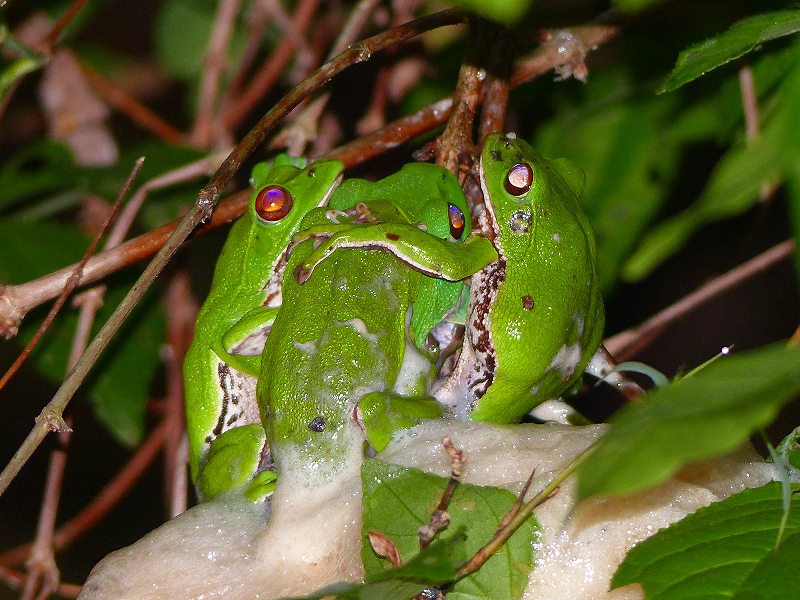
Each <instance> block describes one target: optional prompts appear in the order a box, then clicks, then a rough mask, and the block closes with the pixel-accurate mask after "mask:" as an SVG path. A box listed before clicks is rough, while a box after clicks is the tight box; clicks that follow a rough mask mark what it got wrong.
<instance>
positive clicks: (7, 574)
mask: <svg viewBox="0 0 800 600" xmlns="http://www.w3.org/2000/svg"><path fill="white" fill-rule="evenodd" d="M0 579H2V580H3V582H4V583H5V584H6V585H7V586H8V587H10V588H16V589H19V588H21V587H22V585H23V584H24V582H25V574H24V573H20V572H19V571H15V570H14V569H10V568H8V567H3V566H0ZM81 587H82V586H80V585H75V584H73V583H59V584H58V587H57V588H56V590H55V594H57V595H59V596H61V597H62V598H77V597H78V594H80V593H81Z"/></svg>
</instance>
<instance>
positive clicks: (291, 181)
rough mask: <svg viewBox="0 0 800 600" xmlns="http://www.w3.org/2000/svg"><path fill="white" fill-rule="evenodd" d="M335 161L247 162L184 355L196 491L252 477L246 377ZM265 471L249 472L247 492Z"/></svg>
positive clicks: (252, 427) (259, 435) (205, 492)
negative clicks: (297, 241) (239, 212)
mask: <svg viewBox="0 0 800 600" xmlns="http://www.w3.org/2000/svg"><path fill="white" fill-rule="evenodd" d="M303 167H305V168H303ZM343 169H344V165H343V163H342V162H341V161H339V160H324V161H317V162H315V163H313V164H311V165H309V166H305V160H303V159H292V158H290V157H288V156H286V155H281V156H279V157H277V158H276V159H275V161H274V163H273V164H271V165H269V164H267V163H260V164H259V165H256V167H255V168H254V169H253V177H252V185H253V188H254V190H253V192H252V194H251V196H250V199H249V203H248V211H247V213H246V214H245V215H244V216H243V217H242V218H240V219H239V220H238V221H237V222H236V223H235V224H234V225H233V227H232V229H231V231H230V234H229V235H228V239H227V241H226V242H225V246H224V247H223V249H222V253H221V255H220V258H219V260H218V262H217V265H216V268H215V271H214V278H213V281H212V285H211V291H210V293H209V295H208V298H207V299H206V301H205V303H204V304H203V307H202V308H201V310H200V313H199V315H198V319H197V324H196V326H195V334H194V341H193V342H192V344H191V346H190V348H189V350H188V352H187V355H186V359H185V361H184V368H183V373H184V381H185V389H186V418H187V429H188V433H189V457H190V468H191V476H192V480H193V481H195V482H196V484H197V489H198V495H199V497H200V498H201V499H209V498H210V497H213V496H216V495H218V494H220V493H222V492H226V491H229V490H233V489H237V488H242V487H243V486H245V485H247V484H251V482H252V480H253V477H254V476H255V475H256V474H258V473H259V471H260V470H261V467H262V466H263V465H262V464H261V463H262V462H264V459H265V458H267V457H266V456H265V453H266V451H267V446H266V443H265V441H266V439H265V435H264V431H263V428H262V426H261V422H260V418H259V410H258V403H257V400H256V396H255V379H254V377H253V376H257V375H258V371H259V367H260V360H261V358H260V355H261V350H262V348H263V342H264V337H265V336H266V335H268V333H269V325H270V323H271V321H272V319H273V318H274V316H275V314H276V312H277V309H278V307H279V306H280V303H281V281H282V277H283V269H284V268H285V264H286V256H285V252H286V247H287V245H288V244H289V241H290V239H291V236H292V235H293V234H294V233H295V232H296V231H297V229H298V226H299V224H300V220H301V219H302V217H303V216H304V215H306V214H307V213H308V212H309V211H310V210H311V209H313V208H316V207H318V206H322V205H324V204H325V203H326V202H327V200H328V198H329V197H330V195H331V194H332V193H333V191H334V189H335V188H336V186H337V185H338V183H339V182H340V181H341V177H342V171H343ZM251 334H255V335H251ZM271 477H272V475H271V474H270V473H266V472H265V474H264V475H263V476H262V478H261V479H257V481H256V482H255V483H253V484H252V485H253V486H254V487H253V490H252V493H253V495H258V494H259V492H258V491H256V490H257V488H258V486H259V485H260V484H266V485H269V479H270V478H271Z"/></svg>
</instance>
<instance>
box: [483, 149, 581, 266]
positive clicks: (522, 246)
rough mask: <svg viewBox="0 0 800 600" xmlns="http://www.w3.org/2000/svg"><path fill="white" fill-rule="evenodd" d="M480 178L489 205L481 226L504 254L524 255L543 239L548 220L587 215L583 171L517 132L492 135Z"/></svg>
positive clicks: (562, 220) (569, 221)
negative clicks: (541, 227) (582, 202)
mask: <svg viewBox="0 0 800 600" xmlns="http://www.w3.org/2000/svg"><path fill="white" fill-rule="evenodd" d="M480 176H481V187H482V188H483V196H484V202H485V208H486V211H485V213H484V215H483V216H482V219H481V226H482V228H483V229H484V232H485V233H486V235H487V236H488V237H489V238H491V239H492V240H493V242H494V245H495V247H496V248H497V250H498V252H499V253H500V255H501V256H505V257H509V256H512V257H514V256H522V255H524V254H525V253H527V252H529V249H530V246H531V245H532V244H536V243H541V242H542V241H541V240H537V237H536V233H537V225H538V224H539V223H540V222H541V221H542V220H550V221H552V222H556V223H562V224H564V226H565V227H570V226H571V224H572V223H573V222H574V221H575V220H576V219H584V217H583V216H582V213H581V212H580V210H579V209H577V208H576V207H577V205H578V198H579V196H580V194H581V192H582V191H583V185H584V174H583V170H582V169H581V168H580V167H579V166H578V165H577V164H576V163H574V162H572V161H570V160H568V159H557V160H549V159H547V158H545V157H543V156H542V155H541V154H539V153H538V152H536V151H535V150H534V149H533V148H531V146H530V145H529V144H528V143H527V142H525V141H524V140H521V139H517V137H516V136H515V135H514V134H513V133H509V134H492V135H490V136H489V137H488V138H487V139H486V142H485V144H484V147H483V152H482V154H481V166H480ZM580 225H581V226H583V224H582V223H581V224H580ZM548 229H549V228H548Z"/></svg>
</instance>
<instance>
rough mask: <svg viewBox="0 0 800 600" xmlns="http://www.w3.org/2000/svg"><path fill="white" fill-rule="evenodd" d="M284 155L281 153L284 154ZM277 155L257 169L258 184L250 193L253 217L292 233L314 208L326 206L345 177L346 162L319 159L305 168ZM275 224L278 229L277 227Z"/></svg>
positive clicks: (298, 163)
mask: <svg viewBox="0 0 800 600" xmlns="http://www.w3.org/2000/svg"><path fill="white" fill-rule="evenodd" d="M282 156H284V155H281V157H282ZM279 159H280V157H278V158H276V160H275V161H274V163H272V164H271V165H269V166H267V167H264V168H263V169H261V170H260V171H258V172H256V170H255V169H254V171H253V182H254V183H255V184H256V187H255V189H254V190H253V193H252V194H251V195H250V200H249V203H248V210H249V211H250V215H251V217H252V218H253V219H254V220H255V221H257V222H259V223H262V224H264V225H265V226H267V227H269V228H270V231H276V232H277V230H278V229H282V230H286V231H287V232H289V233H291V232H293V231H294V230H296V228H297V225H298V224H299V222H300V220H301V219H302V218H303V216H305V215H306V213H308V212H309V211H310V210H311V209H313V208H316V207H318V206H323V205H324V204H326V203H327V202H328V198H330V195H331V194H332V193H333V191H334V190H335V189H336V187H337V186H338V185H339V183H340V182H341V180H342V173H343V171H344V163H343V162H342V161H340V160H318V161H316V162H314V163H312V164H310V165H308V166H306V167H305V168H300V167H299V166H296V165H301V164H303V163H300V162H297V160H296V159H295V161H294V162H289V161H287V160H282V159H281V160H279ZM273 228H274V229H273Z"/></svg>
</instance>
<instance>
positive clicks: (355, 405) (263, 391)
mask: <svg viewBox="0 0 800 600" xmlns="http://www.w3.org/2000/svg"><path fill="white" fill-rule="evenodd" d="M418 166H422V165H418ZM429 166H432V165H429ZM423 170H424V171H425V172H427V173H433V172H434V170H435V171H436V173H437V177H441V176H442V175H441V173H442V171H443V169H441V168H440V167H435V168H434V170H430V169H427V167H426V168H425V169H423ZM343 185H344V184H343ZM359 185H360V184H359ZM371 193H373V192H371ZM373 195H374V193H373ZM357 196H359V194H357V193H354V194H353V195H351V196H348V198H347V200H349V201H352V200H353V199H354V198H355V197H357ZM406 200H407V201H408V204H405V202H406ZM331 201H332V202H333V199H332V200H331ZM344 201H345V199H344V198H342V199H337V204H338V203H339V202H344ZM466 215H468V212H467V205H466V201H465V199H464V196H463V193H460V189H459V193H458V194H455V195H453V196H450V197H448V198H447V199H445V198H444V197H443V196H442V195H441V194H440V193H439V192H436V193H434V194H433V195H432V196H430V197H429V198H427V199H425V198H421V197H418V196H411V195H408V194H407V191H405V192H402V194H401V195H400V196H396V197H393V198H391V200H388V199H381V198H377V199H375V200H371V201H370V202H359V203H357V204H356V205H355V206H354V207H353V208H352V209H350V210H348V211H342V210H335V209H328V210H325V209H317V210H314V211H311V212H310V213H309V214H308V216H307V217H306V218H305V219H304V220H303V223H302V225H301V229H302V231H301V232H300V233H298V234H297V235H296V236H295V242H294V243H296V244H297V245H296V247H295V248H294V249H293V251H292V254H291V257H290V260H289V264H288V266H287V272H291V273H296V274H297V275H298V278H299V279H300V280H301V281H302V282H303V283H300V281H296V280H294V279H293V278H290V277H288V276H287V277H286V278H285V280H284V284H283V293H284V302H283V305H282V306H281V309H280V312H279V313H278V315H277V317H276V319H275V323H274V325H273V327H272V330H271V332H270V335H269V338H268V339H267V342H266V345H265V347H264V357H263V362H262V370H261V376H260V378H259V381H258V400H259V405H260V407H261V411H262V421H263V423H264V426H265V428H266V430H267V436H268V438H269V440H270V447H271V450H272V457H273V460H274V461H275V466H276V468H277V472H278V474H279V476H280V478H279V481H278V490H280V486H281V482H282V481H283V477H284V474H285V473H291V474H295V475H294V476H292V477H291V479H292V480H294V479H295V478H296V477H297V476H301V477H303V478H305V479H306V484H305V485H307V486H310V487H317V486H318V485H322V484H324V483H326V482H328V481H331V480H332V479H333V478H335V477H336V476H337V475H338V474H339V473H340V472H342V471H343V470H347V469H348V466H349V467H350V468H351V469H352V467H353V465H360V463H361V459H362V457H363V445H364V439H365V435H366V437H367V438H368V439H369V441H370V443H371V444H373V446H376V447H377V448H381V447H383V446H385V445H386V443H388V440H389V438H390V436H391V432H390V430H391V429H392V428H394V427H399V426H403V425H408V424H411V423H413V422H414V421H413V420H414V419H418V418H421V417H425V416H429V417H431V416H438V415H439V414H440V406H439V405H438V403H437V402H436V401H435V400H434V399H433V398H430V397H429V396H428V389H429V384H430V377H431V374H432V372H431V367H432V365H431V362H430V360H429V358H428V357H427V356H426V355H424V354H423V353H421V352H420V351H419V350H418V349H417V348H416V347H415V345H414V344H413V343H412V342H411V340H410V336H409V333H408V327H409V323H410V321H411V313H412V310H411V307H412V305H413V303H414V302H415V300H416V299H417V297H418V294H419V290H420V285H421V284H422V282H423V280H424V279H425V276H424V275H422V274H421V273H420V272H419V271H418V270H415V269H409V263H410V262H411V261H408V260H407V257H408V256H409V255H413V257H414V258H413V266H414V267H417V268H421V269H425V270H427V271H429V272H435V273H437V274H441V275H442V276H446V277H447V278H448V279H450V280H453V281H457V280H460V279H463V278H464V277H467V276H469V275H470V274H472V273H474V272H475V271H477V270H479V269H480V268H482V267H483V266H485V265H486V264H488V263H489V262H491V261H492V260H496V257H497V255H496V252H495V251H494V248H493V247H492V245H491V243H490V242H488V240H485V239H484V242H483V243H482V242H476V241H473V242H471V243H470V246H469V248H466V246H465V244H459V243H454V242H456V241H460V240H461V238H463V237H464V232H466V231H468V230H469V222H468V219H467V218H466ZM417 224H420V225H421V226H422V228H424V230H423V229H421V228H420V227H419V226H418V225H417ZM451 232H454V233H456V235H451ZM459 232H460V233H459ZM328 236H330V237H328ZM319 237H327V238H328V239H327V240H326V241H325V242H324V243H323V244H322V245H321V246H319V247H318V248H316V249H315V247H314V246H315V240H312V239H309V238H319ZM480 239H483V238H480ZM331 248H348V250H346V251H340V252H333V251H332V250H331ZM412 248H418V249H419V252H417V253H413V252H411V249H412ZM381 250H386V251H381ZM312 271H313V276H311V272H312ZM367 405H369V406H367ZM412 407H413V408H412ZM387 414H388V415H390V416H388V417H387V416H386V415H387ZM406 419H410V420H411V422H408V421H406ZM364 429H366V434H365V433H364ZM300 473H302V475H298V474H300ZM278 490H276V494H277V493H278Z"/></svg>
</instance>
